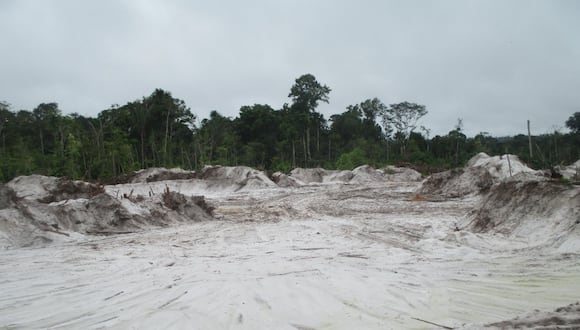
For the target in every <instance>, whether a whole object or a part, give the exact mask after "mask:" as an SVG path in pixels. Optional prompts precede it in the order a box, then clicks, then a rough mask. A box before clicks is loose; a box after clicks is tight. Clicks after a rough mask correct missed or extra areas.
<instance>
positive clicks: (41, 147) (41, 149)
mask: <svg viewBox="0 0 580 330" xmlns="http://www.w3.org/2000/svg"><path fill="white" fill-rule="evenodd" d="M39 133H40V152H41V153H42V154H43V155H44V137H43V136H42V129H41V130H40V131H39Z"/></svg>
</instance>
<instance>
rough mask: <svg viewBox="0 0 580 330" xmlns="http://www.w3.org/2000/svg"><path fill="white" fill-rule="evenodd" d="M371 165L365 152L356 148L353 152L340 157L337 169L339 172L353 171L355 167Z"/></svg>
mask: <svg viewBox="0 0 580 330" xmlns="http://www.w3.org/2000/svg"><path fill="white" fill-rule="evenodd" d="M367 163H369V161H368V159H367V157H366V155H365V153H364V151H363V150H362V149H360V148H358V147H357V148H354V149H353V150H352V151H350V152H347V153H344V154H342V155H340V157H338V159H337V161H336V168H337V169H339V170H352V169H353V168H355V167H358V166H361V165H364V164H367Z"/></svg>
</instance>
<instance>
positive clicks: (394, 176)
mask: <svg viewBox="0 0 580 330" xmlns="http://www.w3.org/2000/svg"><path fill="white" fill-rule="evenodd" d="M279 177H280V178H281V179H283V180H286V178H285V177H281V176H279ZM288 178H291V179H292V180H293V183H291V184H313V183H314V184H316V183H352V184H368V183H375V182H377V183H379V182H385V181H395V182H409V181H419V180H420V179H421V173H419V172H417V171H415V170H413V169H410V168H403V167H395V166H387V167H385V168H384V169H379V170H377V169H375V168H373V167H372V166H369V165H362V166H359V167H357V168H355V169H353V170H352V171H348V170H343V171H338V170H325V169H323V168H296V169H294V170H292V172H290V175H289V176H288ZM286 183H287V182H284V184H286Z"/></svg>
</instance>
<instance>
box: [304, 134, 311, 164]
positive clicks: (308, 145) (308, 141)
mask: <svg viewBox="0 0 580 330" xmlns="http://www.w3.org/2000/svg"><path fill="white" fill-rule="evenodd" d="M305 144H306V148H305V151H306V160H310V159H311V157H310V126H308V127H306V141H305ZM307 167H308V166H307Z"/></svg>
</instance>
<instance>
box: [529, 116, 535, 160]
mask: <svg viewBox="0 0 580 330" xmlns="http://www.w3.org/2000/svg"><path fill="white" fill-rule="evenodd" d="M528 144H529V146H530V159H532V158H533V157H534V154H533V152H532V134H531V133H530V120H529V119H528Z"/></svg>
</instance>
